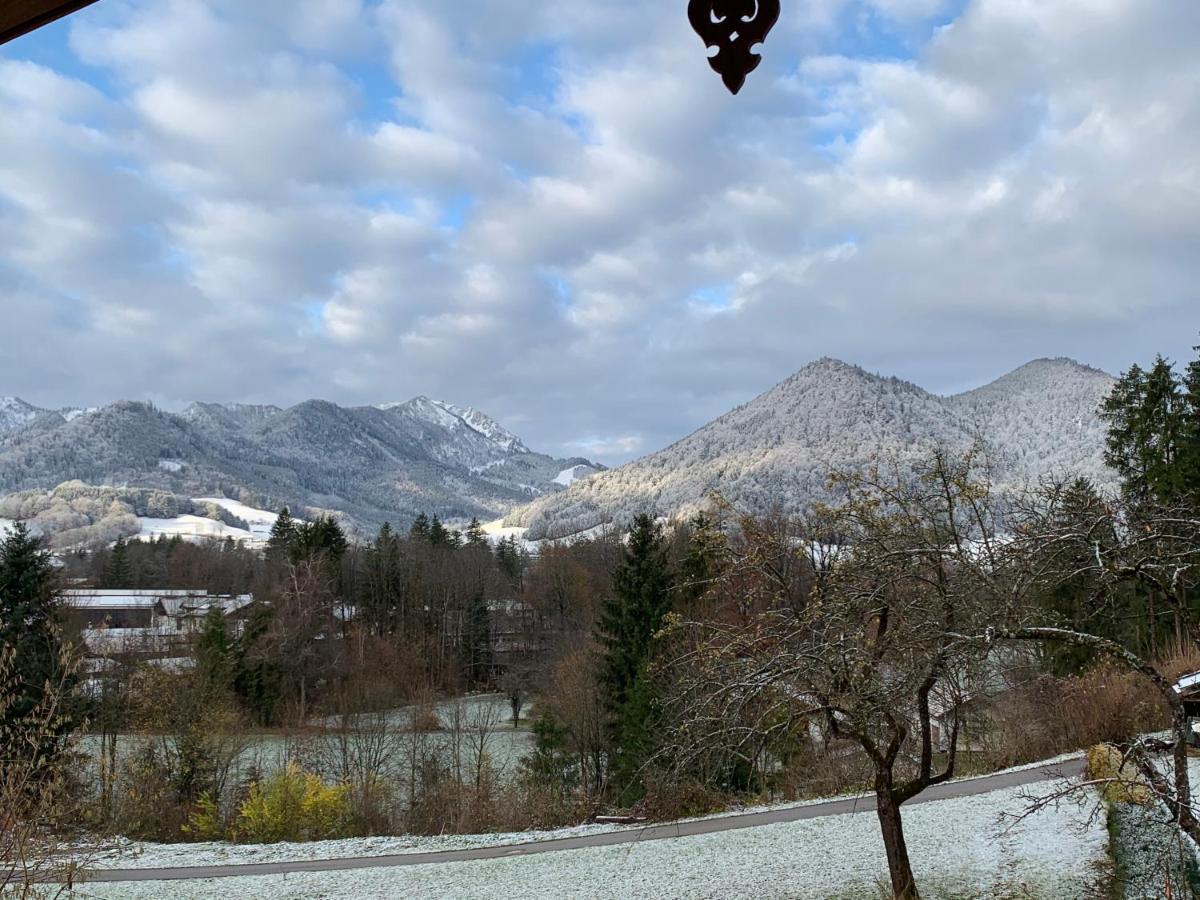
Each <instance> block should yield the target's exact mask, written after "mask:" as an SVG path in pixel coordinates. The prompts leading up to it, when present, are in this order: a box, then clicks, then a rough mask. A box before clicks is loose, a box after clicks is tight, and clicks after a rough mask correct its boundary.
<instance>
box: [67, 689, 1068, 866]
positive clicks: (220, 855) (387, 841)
mask: <svg viewBox="0 0 1200 900" xmlns="http://www.w3.org/2000/svg"><path fill="white" fill-rule="evenodd" d="M493 696H494V695H489V696H487V697H481V698H474V699H477V700H489V699H491V698H492V697H493ZM444 706H445V708H439V709H438V713H439V715H441V716H446V715H448V706H449V704H445V705H444ZM525 734H527V733H525ZM507 735H512V736H514V737H515V736H517V735H522V732H516V733H515V734H514V733H513V732H507V731H502V732H500V736H501V737H504V736H507ZM493 749H494V748H489V752H492V750H493ZM1079 758H1080V754H1078V753H1075V754H1064V755H1063V756H1057V757H1055V758H1053V759H1047V760H1043V761H1042V762H1038V763H1031V764H1029V765H1025V766H1014V767H1013V768H1011V769H1004V770H1002V771H1001V772H997V773H995V774H997V775H999V774H1004V773H1006V772H1022V771H1025V770H1027V769H1034V768H1041V767H1042V766H1047V765H1053V764H1055V763H1060V762H1066V761H1068V760H1074V759H1079ZM254 765H255V766H256V767H258V768H259V769H262V768H264V767H265V768H267V769H268V770H269V769H270V768H271V767H270V766H269V765H267V766H264V761H263V760H262V759H261V758H256V760H255V763H254ZM955 780H956V781H957V780H969V779H955ZM1026 790H1028V791H1031V792H1033V791H1036V790H1037V789H1036V788H1027V789H1026ZM853 796H865V795H840V796H837V797H819V798H815V799H810V800H799V801H795V802H791V803H772V804H760V805H754V806H741V807H736V808H734V809H730V810H727V811H724V812H719V813H711V814H709V815H704V816H695V817H693V818H689V819H681V820H679V821H681V822H696V821H703V820H705V819H715V818H726V817H729V816H732V815H750V814H753V813H760V812H766V811H769V810H780V809H795V808H797V807H803V806H816V805H819V804H822V803H828V802H830V801H831V800H844V799H847V798H853ZM989 796H990V795H989ZM638 828H639V826H636V825H634V826H623V825H578V826H575V827H571V828H560V829H555V830H552V831H516V832H507V833H496V834H465V835H439V836H433V837H423V836H420V835H401V836H398V837H372V838H355V839H351V840H341V841H320V842H315V843H307V844H287V843H281V844H229V843H224V842H212V843H204V844H153V843H140V842H136V841H129V840H124V839H121V840H119V841H117V842H116V843H114V844H112V845H109V846H106V848H105V849H103V850H101V851H99V852H97V853H95V854H89V855H88V859H89V865H91V866H92V867H94V868H100V869H153V868H164V867H167V868H169V867H174V866H208V865H248V864H252V863H269V862H270V863H273V862H291V861H294V860H312V859H348V858H363V857H371V856H392V855H397V854H401V853H429V852H438V851H443V850H470V849H476V848H481V847H496V846H507V845H511V844H529V843H536V842H538V841H552V840H558V839H560V838H568V837H578V836H581V835H588V834H599V833H601V832H609V831H637V830H638Z"/></svg>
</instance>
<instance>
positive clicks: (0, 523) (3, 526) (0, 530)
mask: <svg viewBox="0 0 1200 900" xmlns="http://www.w3.org/2000/svg"><path fill="white" fill-rule="evenodd" d="M12 526H13V521H12V519H0V537H4V535H6V534H8V529H10V528H12Z"/></svg>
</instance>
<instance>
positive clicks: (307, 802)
mask: <svg viewBox="0 0 1200 900" xmlns="http://www.w3.org/2000/svg"><path fill="white" fill-rule="evenodd" d="M350 819H351V809H350V800H349V789H348V788H347V787H346V786H345V785H342V784H337V785H328V784H326V783H325V782H323V781H322V780H321V778H320V777H319V776H317V775H312V774H310V773H307V772H304V771H303V770H301V769H300V767H299V766H297V765H295V764H290V765H288V767H287V768H285V769H283V770H282V771H280V772H278V773H277V774H275V775H273V776H272V777H271V778H269V779H267V781H266V782H260V783H256V784H253V785H251V786H250V794H249V796H248V797H247V798H246V800H245V801H244V802H243V803H242V805H241V807H240V808H239V810H238V819H237V825H236V828H235V837H236V839H237V840H239V841H242V842H244V843H255V844H271V843H277V842H279V841H320V840H328V839H330V838H338V837H347V836H349V832H350V827H349V823H350Z"/></svg>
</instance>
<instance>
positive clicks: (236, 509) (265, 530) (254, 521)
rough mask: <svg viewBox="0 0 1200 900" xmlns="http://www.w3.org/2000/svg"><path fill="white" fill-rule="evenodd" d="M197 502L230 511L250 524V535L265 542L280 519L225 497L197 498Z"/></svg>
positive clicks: (276, 514)
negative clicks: (211, 504)
mask: <svg viewBox="0 0 1200 900" xmlns="http://www.w3.org/2000/svg"><path fill="white" fill-rule="evenodd" d="M195 502H196V503H213V504H215V505H217V506H219V507H221V508H222V509H225V510H228V511H229V512H231V513H233V514H234V515H235V516H237V517H238V518H239V519H241V520H242V521H244V522H247V523H249V525H250V533H251V534H253V535H254V536H255V538H257V539H258V540H260V541H264V542H265V541H266V540H268V539H269V538H270V537H271V529H272V528H274V527H275V521H276V520H277V519H278V518H279V514H278V513H273V512H268V511H267V510H265V509H255V508H254V507H253V506H247V505H246V504H245V503H239V502H238V501H236V500H228V499H226V498H225V497H196V498H195Z"/></svg>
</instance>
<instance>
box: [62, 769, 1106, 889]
mask: <svg viewBox="0 0 1200 900" xmlns="http://www.w3.org/2000/svg"><path fill="white" fill-rule="evenodd" d="M1082 771H1083V759H1082V758H1079V759H1072V760H1068V761H1066V762H1060V763H1053V764H1049V765H1044V766H1040V767H1038V768H1034V769H1025V770H1022V771H1019V772H1004V773H1001V774H999V775H988V776H985V777H983V778H970V779H964V780H962V781H951V782H948V783H946V784H940V785H936V786H935V787H931V788H929V789H928V790H926V791H925V792H924V793H922V794H920V795H919V796H917V797H914V798H913V799H912V800H910V801H908V803H907V804H906V805H909V806H911V805H913V804H917V803H929V802H931V801H934V800H949V799H951V798H954V797H971V796H974V795H976V794H986V793H988V792H989V791H998V790H1004V789H1005V788H1014V787H1021V786H1023V785H1029V784H1037V783H1038V782H1042V781H1049V780H1052V779H1056V778H1062V777H1074V776H1076V775H1079V774H1080V773H1081V772H1082ZM874 809H875V798H874V797H873V796H862V797H851V798H847V799H845V800H830V801H827V802H824V803H813V804H810V805H808V806H790V807H783V808H779V809H770V810H766V811H764V812H755V813H741V814H735V815H728V816H718V817H715V818H710V819H696V820H693V821H690V822H676V823H672V824H666V825H650V826H645V827H638V828H626V829H622V830H621V831H606V832H601V833H599V834H588V835H582V836H579V837H569V838H558V839H555V840H548V841H537V842H534V843H529V844H504V845H501V846H493V847H479V848H476V849H474V850H440V851H436V852H431V853H398V854H395V855H392V856H366V857H351V858H347V859H314V860H301V861H290V862H277V863H253V864H250V865H240V866H238V865H221V866H193V867H181V868H173V869H97V870H93V871H91V872H89V873H88V875H87V877H86V878H85V879H82V880H83V881H88V882H92V883H95V882H130V881H181V880H191V879H203V878H235V877H241V876H247V875H288V874H294V873H300V872H337V871H345V870H349V869H373V868H387V867H395V866H418V865H426V864H428V863H450V862H467V861H470V860H476V859H498V858H500V857H509V856H531V855H533V854H535V853H556V852H558V851H561V850H583V849H586V848H588V847H608V846H612V845H614V844H633V843H640V842H642V841H660V840H664V839H666V838H677V837H686V836H688V835H693V834H712V833H714V832H720V831H732V830H734V829H738V828H756V827H758V826H760V825H774V824H776V823H779V822H797V821H800V820H803V819H819V818H822V817H824V816H840V815H845V814H847V813H855V812H869V811H873V810H874Z"/></svg>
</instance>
